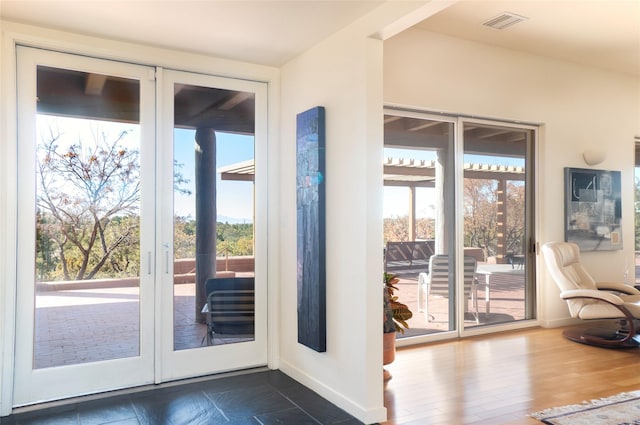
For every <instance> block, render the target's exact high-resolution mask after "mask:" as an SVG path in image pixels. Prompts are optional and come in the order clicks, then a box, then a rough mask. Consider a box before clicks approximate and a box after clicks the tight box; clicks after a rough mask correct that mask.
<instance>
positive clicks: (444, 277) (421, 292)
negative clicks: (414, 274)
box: [418, 255, 480, 323]
mask: <svg viewBox="0 0 640 425" xmlns="http://www.w3.org/2000/svg"><path fill="white" fill-rule="evenodd" d="M476 266H477V262H476V259H475V258H474V257H469V256H465V257H464V296H465V312H466V311H468V300H470V301H471V306H472V308H473V310H472V313H473V317H474V319H475V321H476V323H480V315H479V314H478V297H477V294H476V292H477V284H476ZM452 275H453V272H452V271H450V270H449V256H448V255H432V256H431V258H430V259H429V272H428V273H424V272H422V273H420V274H418V309H419V311H424V315H425V318H426V319H427V322H429V321H430V320H435V318H434V316H433V314H430V313H429V298H430V297H432V296H434V297H443V298H449V295H450V293H451V290H452V286H451V284H450V283H449V277H450V276H452Z"/></svg>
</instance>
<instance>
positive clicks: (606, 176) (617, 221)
mask: <svg viewBox="0 0 640 425" xmlns="http://www.w3.org/2000/svg"><path fill="white" fill-rule="evenodd" d="M564 170H565V173H564V181H565V241H567V242H574V243H576V244H577V245H578V246H579V247H580V251H612V250H618V249H622V202H621V181H620V171H607V170H592V169H584V168H568V167H567V168H565V169H564Z"/></svg>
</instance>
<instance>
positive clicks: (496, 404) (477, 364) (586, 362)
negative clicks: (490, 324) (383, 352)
mask: <svg viewBox="0 0 640 425" xmlns="http://www.w3.org/2000/svg"><path fill="white" fill-rule="evenodd" d="M387 369H388V370H389V371H390V372H391V373H392V375H393V378H392V379H391V380H390V381H389V382H388V383H387V385H386V389H385V405H386V406H387V409H388V414H389V418H390V419H389V420H388V421H387V422H385V423H384V424H385V425H396V424H403V425H418V424H419V425H435V424H443V425H444V424H446V425H450V424H470V425H471V424H473V425H479V424H487V425H488V424H491V425H498V424H530V425H533V424H541V422H538V421H536V420H534V419H532V418H530V417H528V416H527V415H528V414H530V413H533V412H535V411H538V410H542V409H546V408H549V407H555V406H564V405H567V404H576V403H580V402H582V401H584V400H592V399H597V398H601V397H608V396H611V395H614V394H617V393H620V392H624V391H633V390H639V389H640V349H637V348H636V349H623V350H613V349H604V348H597V347H591V346H587V345H583V344H577V343H575V342H571V341H568V340H566V339H564V338H563V337H562V329H557V328H556V329H542V328H533V329H528V330H518V331H512V332H508V333H498V334H493V335H488V336H481V337H473V338H468V339H465V340H458V341H453V342H440V343H435V344H429V345H424V346H421V347H412V348H406V349H401V350H399V351H398V353H397V355H396V360H395V362H394V363H392V364H391V365H389V366H388V367H387Z"/></svg>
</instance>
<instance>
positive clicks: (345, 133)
mask: <svg viewBox="0 0 640 425" xmlns="http://www.w3.org/2000/svg"><path fill="white" fill-rule="evenodd" d="M376 63H377V65H376ZM370 64H371V65H370ZM381 69H382V42H381V41H376V40H371V39H366V38H364V37H353V38H351V37H332V39H331V40H328V41H326V42H324V43H322V44H321V45H319V46H317V47H316V48H314V49H312V50H311V51H309V52H307V53H305V54H304V55H302V56H301V57H299V58H298V59H296V60H294V61H292V62H290V63H289V64H287V65H286V66H285V67H284V68H283V69H282V79H281V82H282V92H281V94H282V96H281V98H282V109H281V117H282V124H281V130H282V132H281V149H280V154H281V165H282V167H281V177H280V180H281V188H282V189H281V205H280V211H281V223H280V224H281V227H280V230H281V233H280V235H281V236H280V238H281V244H282V251H283V253H282V255H281V259H282V260H281V267H280V269H281V273H282V276H281V281H280V290H281V298H280V300H281V315H280V324H281V325H280V335H281V346H280V347H281V348H280V356H281V357H280V369H281V370H283V371H284V372H285V373H287V374H290V375H291V376H293V377H294V378H296V379H298V380H299V381H301V382H303V383H304V384H306V385H308V386H309V387H311V388H312V389H314V390H315V391H316V392H319V393H320V394H322V395H323V396H325V397H326V398H328V399H329V400H331V401H333V402H334V403H336V404H338V405H340V406H341V407H342V408H343V409H345V410H347V411H349V412H350V413H351V414H353V415H356V416H358V417H359V418H360V419H361V420H363V421H366V422H371V421H382V420H384V419H385V418H386V413H385V412H384V409H383V407H382V406H383V400H382V332H381V329H382V328H381V325H382V324H381V322H380V321H371V320H368V318H370V317H372V313H371V311H372V309H375V308H376V307H377V308H378V309H379V308H380V307H381V306H382V299H381V296H382V292H381V291H380V290H377V289H380V288H381V286H380V282H381V279H380V278H379V277H380V276H381V275H382V265H381V263H380V261H378V263H377V264H375V262H372V261H371V255H370V254H369V251H370V250H369V247H370V246H371V245H373V246H378V247H381V246H382V240H381V238H382V234H381V232H380V229H381V228H382V222H381V217H382V214H381V209H380V207H379V206H377V205H376V204H377V200H379V199H381V195H380V194H379V193H377V190H376V188H374V190H373V192H369V191H367V189H366V187H367V185H368V182H370V181H382V170H381V169H377V170H376V169H374V170H372V169H370V168H369V166H368V163H369V157H370V156H371V155H375V151H376V150H380V149H381V148H380V147H374V148H373V152H372V149H371V147H370V145H369V144H368V143H367V142H368V140H367V137H368V136H369V132H368V131H367V129H368V127H369V126H370V125H371V124H370V123H371V122H372V120H373V117H372V114H375V113H377V114H379V115H381V113H382V79H381V75H380V72H381ZM314 106H324V107H325V109H326V229H327V230H326V264H327V266H326V285H327V291H326V294H327V352H326V353H316V352H315V351H313V350H311V349H309V348H306V347H304V346H303V345H300V344H298V343H297V316H296V305H297V300H296V256H295V247H296V167H295V164H296V128H295V122H296V114H298V113H300V112H302V111H305V110H307V109H309V108H311V107H314ZM378 121H380V120H379V119H378ZM381 131H382V128H381V127H380V128H377V129H376V130H375V131H374V132H375V133H376V134H373V135H372V136H373V137H375V138H376V139H377V140H379V141H381V140H382V132H381ZM378 162H379V161H378ZM377 223H379V226H377V228H378V231H376V232H372V231H371V227H376V225H377ZM284 251H287V253H285V252H284ZM378 257H380V256H379V255H378ZM378 260H379V258H378ZM376 290H377V291H376ZM377 316H379V315H373V317H377ZM376 365H378V366H379V367H377V366H376ZM372 370H373V371H374V373H371V371H372ZM370 391H373V392H370Z"/></svg>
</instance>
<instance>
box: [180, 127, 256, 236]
mask: <svg viewBox="0 0 640 425" xmlns="http://www.w3.org/2000/svg"><path fill="white" fill-rule="evenodd" d="M194 148H195V130H184V129H176V130H175V131H174V159H175V160H176V161H177V162H178V163H179V164H182V168H181V169H180V172H181V173H182V175H183V176H184V177H186V178H187V179H189V180H190V181H189V183H188V184H187V185H185V186H184V187H185V188H187V189H189V190H190V191H191V193H192V194H191V195H190V196H185V195H181V194H178V193H176V194H175V196H174V212H175V214H177V215H180V216H188V215H192V216H193V215H194V209H195V151H194ZM216 155H217V164H216V167H217V168H220V167H222V166H225V165H230V164H235V163H237V162H242V161H246V160H249V159H254V138H253V136H244V135H238V134H230V133H220V132H218V133H216ZM216 180H217V191H218V192H217V208H218V220H221V221H226V219H227V218H231V219H233V221H239V222H247V223H248V222H251V221H252V220H253V183H252V182H246V181H241V182H236V181H227V180H225V181H222V180H221V179H220V174H218V173H216ZM229 222H232V220H229Z"/></svg>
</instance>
